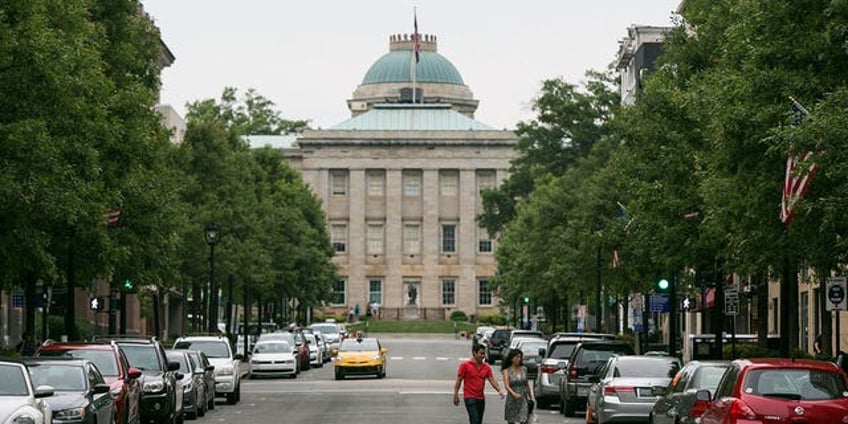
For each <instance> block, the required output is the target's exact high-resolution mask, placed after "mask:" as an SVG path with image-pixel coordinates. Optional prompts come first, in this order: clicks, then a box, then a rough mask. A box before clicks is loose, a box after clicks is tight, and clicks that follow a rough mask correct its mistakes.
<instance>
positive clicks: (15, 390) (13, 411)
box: [0, 361, 54, 424]
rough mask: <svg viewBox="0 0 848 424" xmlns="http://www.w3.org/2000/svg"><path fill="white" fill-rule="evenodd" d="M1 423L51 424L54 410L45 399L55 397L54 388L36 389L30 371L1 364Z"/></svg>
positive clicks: (11, 363)
mask: <svg viewBox="0 0 848 424" xmlns="http://www.w3.org/2000/svg"><path fill="white" fill-rule="evenodd" d="M0 380H2V381H3V385H2V387H0V397H2V398H3V408H2V409H0V422H4V423H27V422H28V423H32V424H50V423H51V422H52V421H53V410H52V409H51V408H50V405H49V404H48V403H47V402H46V401H45V400H44V398H47V397H50V396H53V392H54V389H53V387H50V386H39V387H35V388H33V384H32V378H31V377H30V375H29V372H28V371H27V369H26V367H25V366H24V365H23V364H21V363H19V362H7V361H2V362H0Z"/></svg>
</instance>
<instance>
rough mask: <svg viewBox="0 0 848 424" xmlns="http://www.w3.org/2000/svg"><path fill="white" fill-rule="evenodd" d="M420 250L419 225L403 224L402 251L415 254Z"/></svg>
mask: <svg viewBox="0 0 848 424" xmlns="http://www.w3.org/2000/svg"><path fill="white" fill-rule="evenodd" d="M420 251H421V225H420V224H404V225H403V253H404V254H406V255H417V254H418V253H419V252H420Z"/></svg>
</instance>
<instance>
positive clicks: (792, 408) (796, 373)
mask: <svg viewBox="0 0 848 424" xmlns="http://www.w3.org/2000/svg"><path fill="white" fill-rule="evenodd" d="M696 397H697V398H698V399H699V400H701V401H705V400H706V401H707V402H706V403H705V406H706V411H704V414H703V415H702V416H701V424H737V423H738V424H742V423H745V424H749V423H795V422H798V423H848V388H846V376H845V373H844V372H843V371H842V370H841V369H840V368H839V367H837V366H836V365H835V364H833V363H830V362H824V361H814V360H806V359H779V358H766V359H739V360H736V361H733V362H732V363H731V365H730V367H729V368H728V369H727V371H725V373H724V375H723V376H722V378H721V381H720V382H719V384H718V388H716V392H715V395H714V396H710V394H709V391H707V390H699V391H698V393H697V394H696Z"/></svg>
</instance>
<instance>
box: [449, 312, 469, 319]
mask: <svg viewBox="0 0 848 424" xmlns="http://www.w3.org/2000/svg"><path fill="white" fill-rule="evenodd" d="M450 319H451V321H468V315H465V312H462V311H453V312H451V315H450Z"/></svg>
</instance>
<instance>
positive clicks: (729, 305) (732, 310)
mask: <svg viewBox="0 0 848 424" xmlns="http://www.w3.org/2000/svg"><path fill="white" fill-rule="evenodd" d="M724 314H725V315H730V316H735V315H737V314H739V292H738V291H736V290H728V291H726V292H724Z"/></svg>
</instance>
